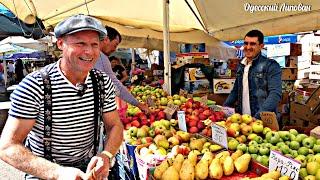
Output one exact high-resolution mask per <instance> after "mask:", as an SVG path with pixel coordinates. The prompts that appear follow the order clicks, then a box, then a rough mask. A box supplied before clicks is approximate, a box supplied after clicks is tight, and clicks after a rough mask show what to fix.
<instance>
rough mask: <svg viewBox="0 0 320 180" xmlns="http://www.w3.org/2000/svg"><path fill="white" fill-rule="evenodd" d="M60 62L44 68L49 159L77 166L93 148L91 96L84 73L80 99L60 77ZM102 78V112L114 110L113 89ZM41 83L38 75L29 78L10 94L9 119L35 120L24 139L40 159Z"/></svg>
mask: <svg viewBox="0 0 320 180" xmlns="http://www.w3.org/2000/svg"><path fill="white" fill-rule="evenodd" d="M59 64H60V61H58V62H57V63H54V64H50V65H48V66H46V67H45V68H47V71H48V74H49V77H50V80H51V87H52V157H53V159H54V160H55V161H56V162H57V163H59V164H62V165H67V164H73V163H77V162H79V161H81V160H83V159H85V158H88V156H89V152H90V150H91V149H92V147H93V136H94V130H93V129H94V94H93V87H92V81H91V77H90V75H89V73H88V75H87V78H86V80H85V83H86V85H87V89H86V91H85V94H84V95H83V96H80V95H78V90H77V88H76V87H75V86H74V85H73V84H72V83H71V82H70V81H69V80H68V79H66V77H65V76H64V75H63V74H62V72H61V69H60V67H59ZM101 74H103V78H104V86H105V100H104V107H103V112H110V111H113V110H115V109H116V104H115V93H114V86H113V83H112V82H111V80H110V78H109V77H107V75H106V74H104V73H101ZM43 91H44V90H43V80H42V77H41V74H40V72H39V71H36V72H33V73H31V74H29V75H28V76H27V77H26V78H25V79H23V81H22V82H21V83H20V84H19V86H18V87H17V88H16V90H15V91H14V92H13V93H12V94H11V96H10V99H11V108H10V111H9V115H10V116H13V117H16V118H23V119H26V120H28V119H36V123H35V125H34V126H33V128H32V130H31V131H30V133H29V134H28V136H27V146H28V148H29V149H30V150H31V151H32V152H33V153H34V154H35V155H37V156H40V157H43V134H44V130H43V118H44V92H43Z"/></svg>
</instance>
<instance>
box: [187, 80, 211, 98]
mask: <svg viewBox="0 0 320 180" xmlns="http://www.w3.org/2000/svg"><path fill="white" fill-rule="evenodd" d="M184 90H186V91H188V92H189V93H191V94H197V93H208V92H209V90H210V85H209V81H208V80H206V79H205V80H196V81H186V82H185V83H184Z"/></svg>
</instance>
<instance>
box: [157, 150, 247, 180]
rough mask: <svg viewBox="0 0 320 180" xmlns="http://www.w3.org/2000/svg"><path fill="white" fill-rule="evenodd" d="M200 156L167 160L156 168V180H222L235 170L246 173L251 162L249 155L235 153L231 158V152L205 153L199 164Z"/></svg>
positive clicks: (180, 156) (192, 155)
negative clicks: (210, 179) (209, 179)
mask: <svg viewBox="0 0 320 180" xmlns="http://www.w3.org/2000/svg"><path fill="white" fill-rule="evenodd" d="M198 156H199V154H198V153H197V152H195V151H191V152H190V153H189V155H188V157H187V158H186V159H185V158H184V156H183V155H182V154H178V155H177V156H175V158H174V159H166V160H165V161H163V162H162V163H161V164H160V165H159V166H157V167H156V168H155V171H154V177H155V178H156V179H163V180H166V179H170V180H174V179H177V180H178V179H207V178H212V179H221V178H222V176H223V175H225V176H229V175H231V174H232V173H233V172H234V171H235V170H236V171H237V172H239V173H245V172H246V171H247V170H248V166H249V163H250V160H251V156H250V155H248V154H239V153H237V154H236V153H234V154H232V155H231V156H230V153H229V151H223V152H220V153H218V154H217V155H214V154H213V153H212V152H205V153H204V154H203V156H202V157H201V159H200V161H199V162H198Z"/></svg>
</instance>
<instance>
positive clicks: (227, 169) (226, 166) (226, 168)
mask: <svg viewBox="0 0 320 180" xmlns="http://www.w3.org/2000/svg"><path fill="white" fill-rule="evenodd" d="M222 168H223V172H224V175H226V176H229V175H231V174H232V173H233V171H234V163H233V159H232V158H231V157H230V156H227V157H226V159H225V160H224V162H223V165H222Z"/></svg>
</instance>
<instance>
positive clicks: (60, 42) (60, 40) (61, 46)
mask: <svg viewBox="0 0 320 180" xmlns="http://www.w3.org/2000/svg"><path fill="white" fill-rule="evenodd" d="M57 47H58V49H60V50H62V48H63V39H62V38H58V39H57Z"/></svg>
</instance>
